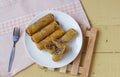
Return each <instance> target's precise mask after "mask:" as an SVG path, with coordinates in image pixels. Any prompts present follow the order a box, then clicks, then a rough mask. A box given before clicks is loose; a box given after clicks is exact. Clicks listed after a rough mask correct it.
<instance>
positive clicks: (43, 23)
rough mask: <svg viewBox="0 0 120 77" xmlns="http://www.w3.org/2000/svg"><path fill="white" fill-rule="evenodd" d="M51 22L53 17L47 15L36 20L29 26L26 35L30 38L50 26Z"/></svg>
mask: <svg viewBox="0 0 120 77" xmlns="http://www.w3.org/2000/svg"><path fill="white" fill-rule="evenodd" d="M52 21H54V16H53V15H52V14H50V13H49V14H47V15H45V16H43V17H42V18H40V19H39V20H37V21H36V22H35V23H33V24H31V25H29V26H28V27H27V29H26V33H27V34H28V35H30V36H31V35H33V34H34V33H36V32H37V31H39V30H40V29H42V28H43V27H45V26H46V25H48V24H50V23H51V22H52Z"/></svg>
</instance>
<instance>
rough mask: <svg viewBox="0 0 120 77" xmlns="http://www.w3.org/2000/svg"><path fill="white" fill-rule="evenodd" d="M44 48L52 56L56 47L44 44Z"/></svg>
mask: <svg viewBox="0 0 120 77" xmlns="http://www.w3.org/2000/svg"><path fill="white" fill-rule="evenodd" d="M44 47H45V49H46V50H47V51H48V52H49V53H51V54H53V53H54V52H55V50H56V46H55V44H53V43H49V44H46V45H45V46H44Z"/></svg>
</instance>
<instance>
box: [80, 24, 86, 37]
mask: <svg viewBox="0 0 120 77" xmlns="http://www.w3.org/2000/svg"><path fill="white" fill-rule="evenodd" d="M80 28H81V30H82V33H83V36H84V35H85V34H86V30H87V28H86V27H85V26H84V25H80Z"/></svg>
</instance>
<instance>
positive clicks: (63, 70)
mask: <svg viewBox="0 0 120 77" xmlns="http://www.w3.org/2000/svg"><path fill="white" fill-rule="evenodd" d="M66 71H67V66H63V67H61V68H59V72H61V73H66Z"/></svg>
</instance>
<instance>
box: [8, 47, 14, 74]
mask: <svg viewBox="0 0 120 77" xmlns="http://www.w3.org/2000/svg"><path fill="white" fill-rule="evenodd" d="M14 55H15V46H13V48H12V51H11V54H10V60H9V66H8V72H10V70H11V67H12V63H13V59H14Z"/></svg>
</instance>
